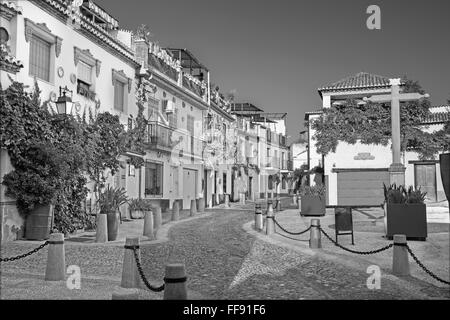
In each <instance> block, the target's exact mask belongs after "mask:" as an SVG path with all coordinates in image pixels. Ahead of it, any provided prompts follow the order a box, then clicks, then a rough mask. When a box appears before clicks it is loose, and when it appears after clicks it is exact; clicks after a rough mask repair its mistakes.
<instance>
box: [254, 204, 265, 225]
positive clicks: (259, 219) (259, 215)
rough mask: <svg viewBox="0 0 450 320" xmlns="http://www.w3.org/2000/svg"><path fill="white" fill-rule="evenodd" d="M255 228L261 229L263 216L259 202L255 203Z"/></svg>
mask: <svg viewBox="0 0 450 320" xmlns="http://www.w3.org/2000/svg"><path fill="white" fill-rule="evenodd" d="M255 229H256V230H257V231H261V230H262V229H263V216H262V211H261V204H259V203H257V204H256V205H255Z"/></svg>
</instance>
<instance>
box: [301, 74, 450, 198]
mask: <svg viewBox="0 0 450 320" xmlns="http://www.w3.org/2000/svg"><path fill="white" fill-rule="evenodd" d="M390 90H391V87H390V82H389V78H387V77H382V76H377V75H372V74H368V73H358V74H356V75H354V76H351V77H348V78H345V79H343V80H340V81H337V82H335V83H333V84H331V85H328V86H324V87H322V88H320V89H319V94H320V96H321V98H322V108H330V107H331V106H333V105H337V104H340V103H342V102H343V101H345V100H346V99H349V98H352V99H356V100H357V101H360V102H363V98H364V97H368V96H373V95H377V94H389V93H390ZM446 110H448V109H447V107H445V106H444V107H439V108H432V109H431V110H430V111H431V112H433V116H432V118H431V119H424V130H437V129H440V128H441V127H442V126H443V124H444V123H445V122H446V121H449V120H450V117H449V113H448V111H446ZM321 114H322V111H321V110H320V109H319V110H317V111H312V112H307V113H306V114H305V120H312V119H315V118H317V117H320V115H321ZM430 124H431V126H430V127H429V128H428V129H425V125H430ZM314 133H315V132H314V130H313V129H312V128H311V126H310V127H309V128H308V144H309V151H308V159H309V168H312V167H314V166H316V165H320V166H323V167H324V171H325V184H326V187H327V204H328V205H338V204H339V205H346V204H351V205H375V206H378V205H380V204H381V203H382V202H383V201H384V195H383V183H385V184H386V185H388V184H389V172H388V168H389V166H390V164H391V162H392V156H391V145H390V144H388V145H387V146H382V145H375V144H371V145H367V144H362V143H359V142H357V143H356V144H354V145H351V144H348V143H346V142H343V141H339V144H338V146H337V148H336V152H333V153H329V154H328V155H326V156H325V157H323V156H322V155H321V154H319V153H318V152H317V150H316V147H315V143H316V142H315V141H314V139H313V136H314ZM403 165H404V166H405V167H406V172H405V184H406V185H407V186H409V185H413V186H416V187H419V186H420V187H421V189H422V190H423V191H427V196H428V200H429V201H440V200H444V199H445V196H444V192H443V187H442V182H441V177H440V168H439V163H438V160H436V159H435V160H430V161H420V160H419V158H418V156H417V154H416V153H414V152H410V151H408V152H405V153H404V156H403Z"/></svg>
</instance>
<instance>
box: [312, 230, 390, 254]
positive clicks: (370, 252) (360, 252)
mask: <svg viewBox="0 0 450 320" xmlns="http://www.w3.org/2000/svg"><path fill="white" fill-rule="evenodd" d="M317 228H319V230H320V231H321V232H322V233H323V234H324V235H325V237H327V238H328V240H330V241H331V242H332V243H334V245H335V246H337V247H339V248H341V249H342V250H345V251H348V252H351V253H355V254H361V255H369V254H375V253H379V252H382V251H385V250H387V249H390V248H392V247H393V246H394V244H393V243H391V244H389V245H387V246H385V247H382V248H380V249H376V250H370V251H357V250H352V249H348V248H346V247H344V246H342V245H340V244H339V243H337V242H336V241H335V240H334V239H333V238H331V237H330V236H329V235H328V234H327V233H326V232H325V230H323V229H322V227H321V226H318V227H317ZM396 245H398V244H396Z"/></svg>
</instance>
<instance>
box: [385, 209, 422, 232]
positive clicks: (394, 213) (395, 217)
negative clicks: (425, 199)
mask: <svg viewBox="0 0 450 320" xmlns="http://www.w3.org/2000/svg"><path fill="white" fill-rule="evenodd" d="M385 223H386V236H387V237H388V238H389V239H390V238H392V237H393V236H394V235H396V234H403V235H405V236H406V238H407V239H410V240H425V239H426V238H427V234H428V233H427V207H426V205H425V204H400V203H392V204H387V205H386V219H385Z"/></svg>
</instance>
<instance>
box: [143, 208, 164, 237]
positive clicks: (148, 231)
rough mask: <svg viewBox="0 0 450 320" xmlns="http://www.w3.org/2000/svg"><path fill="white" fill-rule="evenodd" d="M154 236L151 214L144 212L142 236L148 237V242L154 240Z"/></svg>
mask: <svg viewBox="0 0 450 320" xmlns="http://www.w3.org/2000/svg"><path fill="white" fill-rule="evenodd" d="M155 209H156V208H155ZM159 210H160V211H161V208H159ZM154 234H155V230H154V218H153V212H152V211H145V216H144V232H143V235H144V236H146V237H148V238H149V239H150V240H153V239H154V238H155V237H154Z"/></svg>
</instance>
